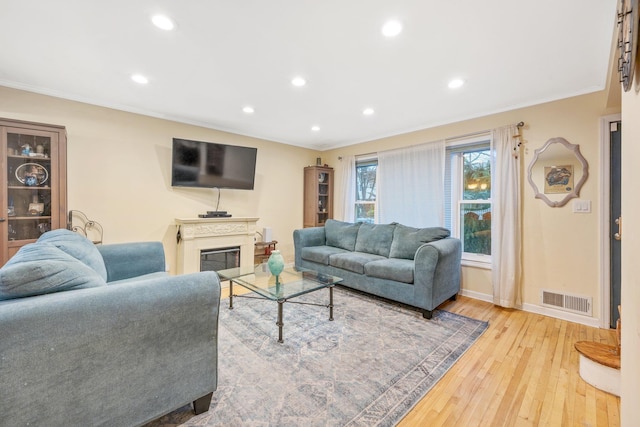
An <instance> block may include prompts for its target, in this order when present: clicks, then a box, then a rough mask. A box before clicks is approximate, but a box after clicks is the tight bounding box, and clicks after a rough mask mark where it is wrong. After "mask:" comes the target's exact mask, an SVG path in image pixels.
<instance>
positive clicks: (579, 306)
mask: <svg viewBox="0 0 640 427" xmlns="http://www.w3.org/2000/svg"><path fill="white" fill-rule="evenodd" d="M541 299H542V305H544V306H546V307H553V308H557V309H560V310H564V311H570V312H572V313H578V314H584V315H585V316H591V314H592V308H591V306H592V305H593V304H592V298H591V297H583V296H580V295H571V294H566V293H565V294H563V293H558V292H551V291H547V290H544V289H543V290H542V295H541Z"/></svg>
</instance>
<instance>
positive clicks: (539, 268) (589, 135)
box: [323, 92, 619, 324]
mask: <svg viewBox="0 0 640 427" xmlns="http://www.w3.org/2000/svg"><path fill="white" fill-rule="evenodd" d="M606 103H607V95H606V93H605V92H599V93H595V94H590V95H584V96H579V97H574V98H570V99H566V100H562V101H557V102H550V103H546V104H542V105H538V106H535V107H529V108H522V109H518V110H513V111H509V112H505V113H501V114H495V115H491V116H487V117H483V118H479V119H474V120H468V121H464V122H460V123H455V124H451V125H446V126H440V127H436V128H432V129H426V130H422V131H417V132H412V133H408V134H403V135H399V136H395V137H390V138H384V139H380V140H376V141H371V142H367V143H362V144H358V145H354V146H349V147H344V148H341V149H335V150H332V151H329V152H324V153H323V159H326V161H328V162H329V163H335V164H337V165H338V167H337V171H336V182H337V183H340V181H341V171H340V167H339V161H338V157H339V156H346V155H358V154H366V153H373V152H377V151H382V150H388V149H391V148H397V147H403V146H409V145H415V144H420V143H425V142H430V141H435V140H438V139H442V138H448V137H449V138H450V137H455V136H458V135H464V134H468V133H472V132H478V131H483V130H487V129H492V128H496V127H500V126H504V125H507V124H515V123H517V122H519V121H524V122H525V123H526V126H525V128H524V130H523V137H524V145H523V147H524V150H523V153H524V155H523V156H521V167H522V190H523V192H522V194H523V205H522V207H523V220H524V232H523V256H524V261H523V283H522V286H523V296H524V303H525V304H526V306H525V308H529V309H533V310H536V307H539V299H540V296H539V294H540V290H541V289H543V288H544V289H551V290H556V291H561V292H570V293H576V294H580V295H585V296H590V297H593V308H594V309H593V319H591V321H590V322H589V323H592V324H597V323H598V319H599V317H600V299H601V295H600V293H601V292H600V247H601V242H600V239H601V237H600V232H599V229H600V216H599V210H600V178H601V177H600V168H601V160H600V118H601V117H602V116H604V115H607V114H613V113H616V112H619V110H617V111H616V110H610V109H607V108H606ZM553 137H563V138H565V139H567V140H568V141H569V142H571V143H573V144H579V145H580V150H581V152H582V154H583V155H584V157H585V158H586V159H587V161H588V163H589V178H588V180H587V181H586V183H585V185H584V187H583V189H582V191H581V194H580V199H581V200H590V201H591V210H592V212H591V213H589V214H584V213H583V214H577V213H573V211H572V204H571V202H569V203H568V204H567V205H565V206H564V207H561V208H550V207H548V206H547V205H546V204H545V203H544V202H542V201H541V200H538V199H535V198H534V193H533V190H532V189H531V187H530V186H529V184H528V182H527V181H526V170H527V167H528V165H529V163H530V162H531V160H532V158H533V155H534V150H535V149H537V148H540V147H541V146H542V145H543V144H544V143H545V142H546V141H547V140H548V139H550V138H553ZM336 190H337V191H336V207H337V209H338V211H337V212H340V209H342V205H343V203H342V201H341V194H343V189H342V188H337V189H336ZM462 287H463V289H464V290H465V292H467V293H470V294H472V295H473V294H476V295H477V294H484V295H489V294H491V293H492V286H491V273H490V271H488V270H481V269H478V268H473V267H464V268H463V278H462Z"/></svg>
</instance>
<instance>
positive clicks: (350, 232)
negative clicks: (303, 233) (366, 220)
mask: <svg viewBox="0 0 640 427" xmlns="http://www.w3.org/2000/svg"><path fill="white" fill-rule="evenodd" d="M359 228H360V223H359V222H357V223H355V224H354V223H351V222H342V221H337V220H335V219H328V220H327V222H325V224H324V232H325V236H326V242H327V245H328V246H333V247H335V248H341V249H346V250H348V251H354V250H355V248H356V237H358V229H359Z"/></svg>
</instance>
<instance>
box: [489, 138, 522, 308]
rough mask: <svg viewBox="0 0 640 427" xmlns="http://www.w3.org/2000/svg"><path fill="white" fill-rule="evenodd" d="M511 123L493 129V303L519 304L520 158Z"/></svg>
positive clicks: (520, 300) (502, 304) (520, 258)
mask: <svg viewBox="0 0 640 427" xmlns="http://www.w3.org/2000/svg"><path fill="white" fill-rule="evenodd" d="M515 134H516V127H515V126H507V127H504V128H500V129H495V130H494V131H493V135H492V136H493V138H492V154H493V168H494V170H493V171H492V173H491V181H492V182H491V197H492V199H493V200H492V213H491V217H492V221H491V260H492V282H493V302H494V304H497V305H500V306H502V307H516V306H519V305H521V303H522V298H521V296H522V295H521V289H520V286H521V285H520V279H521V271H522V270H521V268H522V267H521V265H522V262H521V261H522V252H521V241H520V237H521V227H522V226H521V214H520V160H519V159H518V156H519V146H518V141H517V140H516V139H515V138H514V135H515Z"/></svg>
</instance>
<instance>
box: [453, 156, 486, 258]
mask: <svg viewBox="0 0 640 427" xmlns="http://www.w3.org/2000/svg"><path fill="white" fill-rule="evenodd" d="M462 163H463V167H462V199H461V200H460V202H459V206H460V226H461V227H460V228H461V233H460V238H461V240H462V248H463V249H462V250H463V252H466V253H471V254H483V255H491V152H490V150H488V149H487V150H482V151H473V152H463V153H462Z"/></svg>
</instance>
